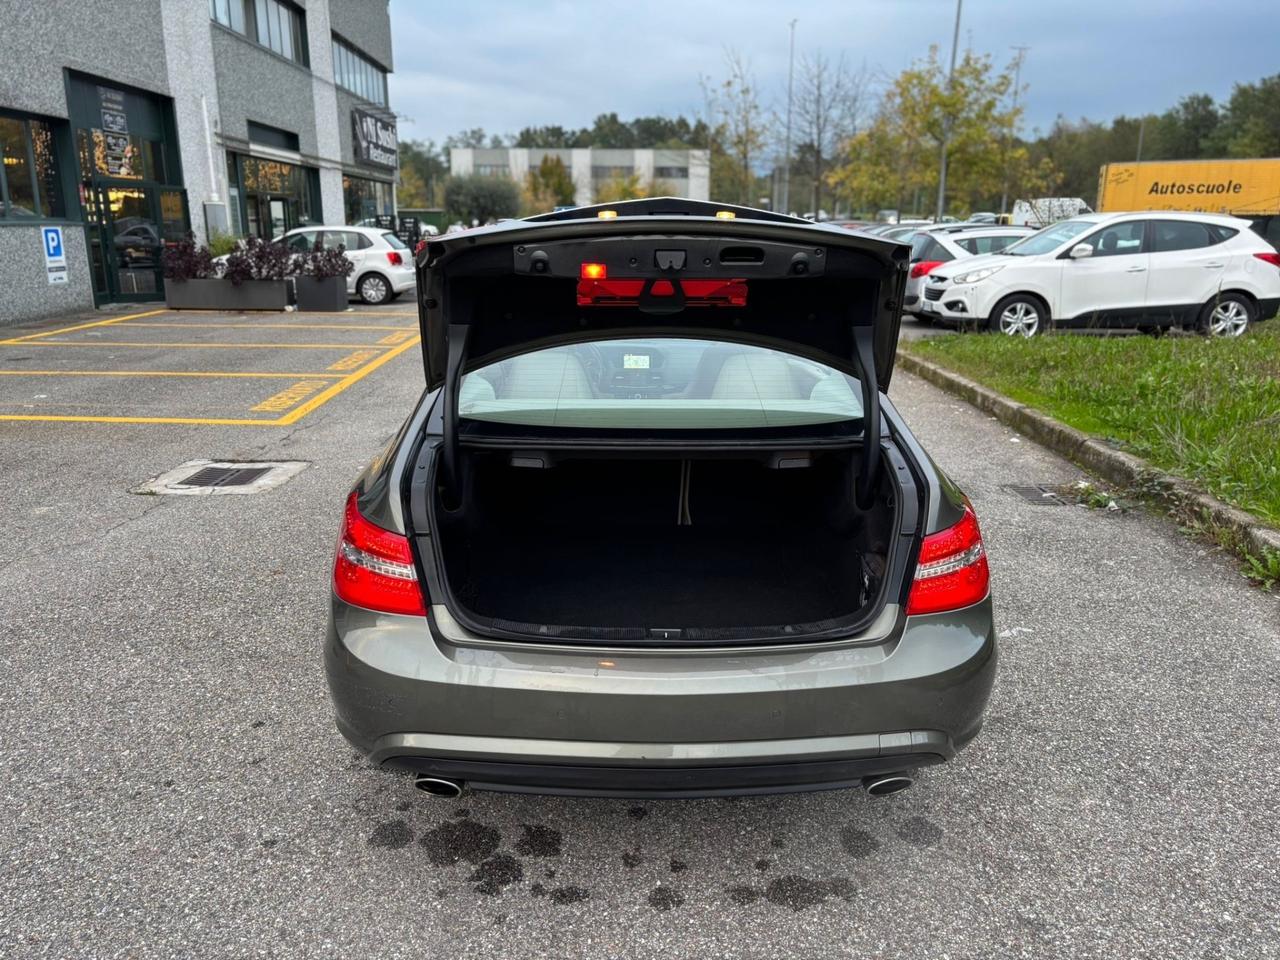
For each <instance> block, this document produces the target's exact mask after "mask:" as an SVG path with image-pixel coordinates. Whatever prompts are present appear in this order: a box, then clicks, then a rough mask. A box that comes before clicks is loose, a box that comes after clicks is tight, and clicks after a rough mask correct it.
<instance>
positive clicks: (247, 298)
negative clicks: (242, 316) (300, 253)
mask: <svg viewBox="0 0 1280 960" xmlns="http://www.w3.org/2000/svg"><path fill="white" fill-rule="evenodd" d="M292 268H293V258H292V256H291V255H290V253H289V251H288V250H287V249H286V248H285V246H284V244H283V243H267V242H265V241H263V240H259V239H258V238H257V237H249V238H248V239H247V240H246V241H245V243H244V246H243V247H241V248H239V249H237V250H234V251H232V252H231V253H230V254H229V255H228V256H227V262H226V266H225V267H224V268H223V271H222V278H223V280H224V281H229V282H228V283H227V284H226V285H225V286H224V288H223V290H222V296H223V297H224V301H223V303H222V304H221V305H220V306H221V309H223V310H283V309H284V308H285V307H287V306H288V305H289V288H288V286H287V285H286V283H285V278H286V277H288V276H289V274H290V273H291V272H292Z"/></svg>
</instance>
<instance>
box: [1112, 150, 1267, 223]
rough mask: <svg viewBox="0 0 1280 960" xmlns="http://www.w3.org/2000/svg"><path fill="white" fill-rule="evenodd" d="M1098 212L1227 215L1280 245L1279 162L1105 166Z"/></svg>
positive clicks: (1240, 161)
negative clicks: (1184, 211)
mask: <svg viewBox="0 0 1280 960" xmlns="http://www.w3.org/2000/svg"><path fill="white" fill-rule="evenodd" d="M1097 210H1098V211H1099V212H1101V213H1120V212H1127V211H1131V210H1187V211H1197V212H1201V213H1229V214H1231V215H1232V216H1236V217H1243V218H1245V219H1247V220H1251V221H1252V222H1253V229H1254V230H1256V231H1257V232H1258V233H1260V234H1261V235H1262V236H1263V237H1265V238H1266V239H1267V240H1269V241H1270V242H1271V243H1272V244H1276V243H1280V158H1276V159H1266V160H1153V161H1148V162H1146V163H1107V164H1103V166H1102V170H1101V171H1100V172H1099V174H1098V204H1097Z"/></svg>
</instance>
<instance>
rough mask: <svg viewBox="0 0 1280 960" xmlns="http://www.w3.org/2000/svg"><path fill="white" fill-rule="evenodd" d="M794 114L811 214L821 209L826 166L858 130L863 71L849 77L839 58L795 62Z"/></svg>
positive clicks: (864, 94)
mask: <svg viewBox="0 0 1280 960" xmlns="http://www.w3.org/2000/svg"><path fill="white" fill-rule="evenodd" d="M797 81H798V82H797V83H796V90H795V97H794V104H795V108H794V114H795V136H796V142H797V144H798V147H797V155H798V157H797V158H798V161H799V165H801V166H803V167H804V168H805V173H806V175H807V179H808V180H809V190H810V203H811V208H810V209H812V210H813V211H814V214H815V215H816V214H817V212H818V211H819V210H821V209H822V191H823V188H824V187H825V186H826V174H827V165H828V163H829V162H830V160H831V158H832V156H834V155H835V154H836V153H837V152H838V150H839V147H840V145H841V144H842V143H844V142H845V141H846V140H847V139H848V138H849V137H851V136H853V134H855V133H856V132H857V130H858V124H859V120H860V118H861V115H862V113H863V111H864V110H865V108H866V99H867V91H868V87H869V82H868V77H867V73H866V71H865V70H862V71H859V72H857V73H854V72H852V71H850V70H849V69H848V67H847V66H846V65H845V62H844V59H843V58H841V59H839V60H837V61H835V62H834V63H833V62H832V61H830V60H828V59H827V57H826V56H824V55H823V54H822V53H821V51H819V52H818V53H816V54H814V55H812V56H807V55H802V56H801V58H800V71H799V77H798V78H797Z"/></svg>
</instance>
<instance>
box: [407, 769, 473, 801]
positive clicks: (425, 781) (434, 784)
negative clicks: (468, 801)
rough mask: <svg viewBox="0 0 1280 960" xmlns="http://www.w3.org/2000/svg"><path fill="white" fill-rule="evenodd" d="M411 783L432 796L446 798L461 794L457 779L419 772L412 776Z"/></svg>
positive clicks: (449, 798)
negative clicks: (447, 778)
mask: <svg viewBox="0 0 1280 960" xmlns="http://www.w3.org/2000/svg"><path fill="white" fill-rule="evenodd" d="M413 785H414V786H415V787H417V788H418V789H419V790H421V791H422V792H423V793H429V794H431V796H433V797H443V798H444V799H446V800H453V799H456V798H457V797H460V796H462V784H461V783H459V782H458V781H457V780H444V779H441V778H440V777H428V776H427V775H426V774H425V773H420V774H418V775H417V776H416V777H414V778H413Z"/></svg>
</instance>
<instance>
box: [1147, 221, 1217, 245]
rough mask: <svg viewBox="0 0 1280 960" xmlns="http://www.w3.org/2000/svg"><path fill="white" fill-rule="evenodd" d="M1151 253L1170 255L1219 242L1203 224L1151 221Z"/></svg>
mask: <svg viewBox="0 0 1280 960" xmlns="http://www.w3.org/2000/svg"><path fill="white" fill-rule="evenodd" d="M1151 226H1152V228H1153V243H1152V247H1151V252H1152V253H1172V252H1173V251H1175V250H1199V249H1201V248H1202V247H1209V246H1212V245H1213V244H1215V243H1219V242H1220V241H1219V240H1218V239H1217V238H1215V237H1214V236H1213V234H1212V233H1211V232H1210V230H1209V228H1208V227H1207V226H1205V225H1204V224H1203V223H1196V222H1194V221H1192V220H1153V221H1152V222H1151Z"/></svg>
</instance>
